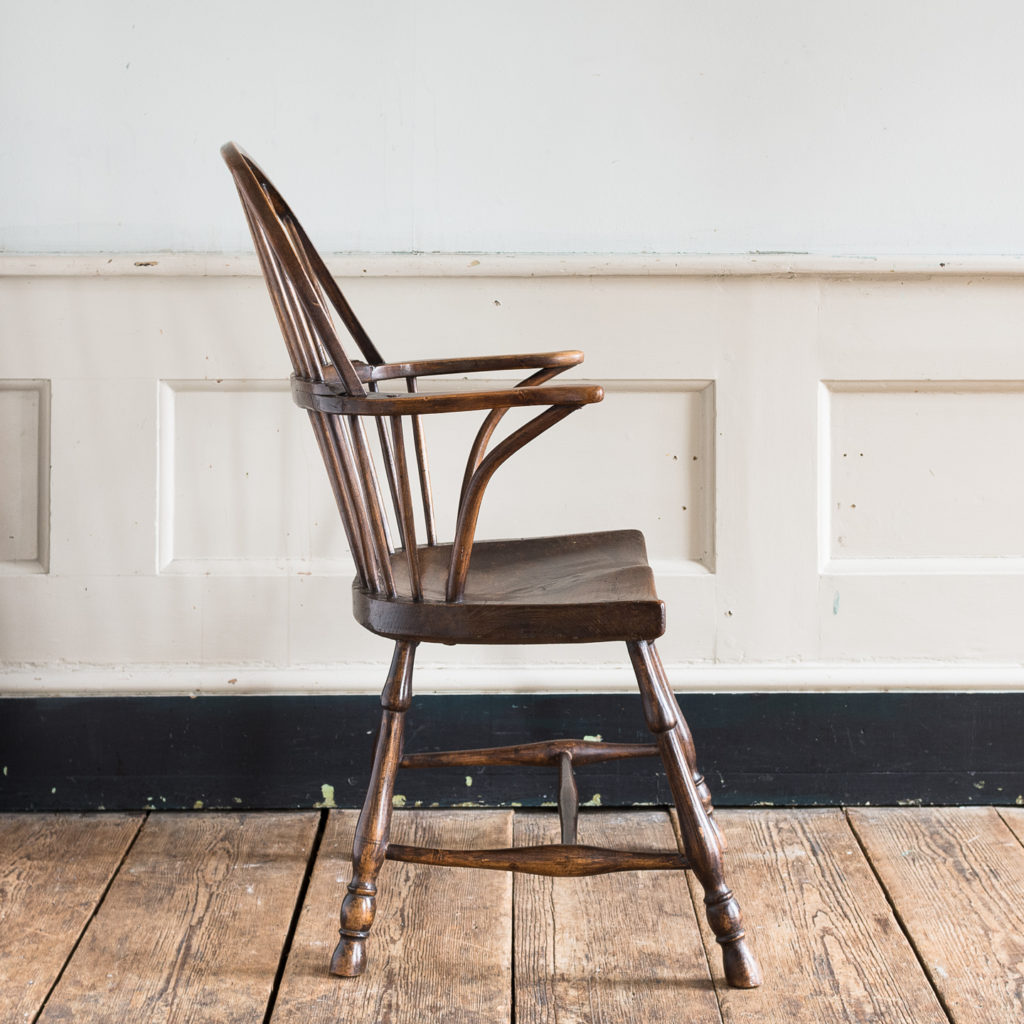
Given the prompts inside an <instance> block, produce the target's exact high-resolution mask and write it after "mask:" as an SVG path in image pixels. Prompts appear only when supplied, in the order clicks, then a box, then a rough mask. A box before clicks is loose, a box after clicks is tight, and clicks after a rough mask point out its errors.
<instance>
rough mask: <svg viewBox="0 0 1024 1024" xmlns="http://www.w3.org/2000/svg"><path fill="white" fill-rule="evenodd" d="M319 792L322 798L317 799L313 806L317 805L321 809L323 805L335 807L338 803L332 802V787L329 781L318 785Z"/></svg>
mask: <svg viewBox="0 0 1024 1024" xmlns="http://www.w3.org/2000/svg"><path fill="white" fill-rule="evenodd" d="M320 793H321V794H322V796H323V800H318V801H317V802H316V803H315V804H313V806H314V807H318V808H320V809H321V810H322V809H323V808H325V807H337V806H338V805H337V804H336V803H335V802H334V787H333V786H332V785H331V784H330V783H329V782H325V783H323V784H322V785H321V786H320Z"/></svg>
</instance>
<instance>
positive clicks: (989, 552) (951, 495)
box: [822, 381, 1024, 568]
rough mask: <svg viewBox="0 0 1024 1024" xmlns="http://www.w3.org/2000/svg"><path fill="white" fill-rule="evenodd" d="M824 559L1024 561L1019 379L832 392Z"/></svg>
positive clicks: (833, 388)
mask: <svg viewBox="0 0 1024 1024" xmlns="http://www.w3.org/2000/svg"><path fill="white" fill-rule="evenodd" d="M826 401H827V422H828V431H829V438H828V448H827V455H826V459H827V465H826V466H823V467H822V469H823V472H824V473H826V474H827V488H826V490H825V491H824V492H823V500H824V501H825V502H827V508H826V509H824V510H823V512H824V514H825V517H826V521H827V529H826V530H825V531H824V532H825V534H826V537H825V544H826V553H827V557H828V559H830V560H834V561H835V562H837V563H840V564H839V565H838V566H837V568H841V563H842V562H843V561H844V560H848V559H849V560H864V559H879V560H883V559H921V560H936V559H938V560H953V559H1020V558H1024V516H1022V515H1021V507H1022V502H1024V468H1022V464H1021V461H1020V457H1019V453H1020V447H1021V439H1022V438H1024V382H1018V381H1000V382H974V381H944V382H935V381H931V382H904V381H896V382H832V383H830V384H828V385H827V391H826Z"/></svg>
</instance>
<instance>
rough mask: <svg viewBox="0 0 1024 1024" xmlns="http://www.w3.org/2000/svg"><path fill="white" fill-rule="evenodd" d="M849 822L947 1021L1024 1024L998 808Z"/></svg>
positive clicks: (1021, 966)
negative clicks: (1023, 1022)
mask: <svg viewBox="0 0 1024 1024" xmlns="http://www.w3.org/2000/svg"><path fill="white" fill-rule="evenodd" d="M1009 817H1012V815H1008V818H1009ZM850 820H851V822H852V823H853V826H854V828H855V829H856V830H857V833H858V835H859V836H860V838H861V841H862V842H863V843H864V848H865V850H866V851H867V854H868V856H869V857H870V858H871V862H872V863H873V864H874V866H875V870H876V871H877V872H878V875H879V877H880V878H881V880H882V882H883V884H884V885H885V887H886V889H887V890H888V892H889V894H890V896H891V898H892V901H893V905H894V906H895V908H896V911H897V913H898V914H899V915H900V918H901V920H902V921H903V922H904V925H905V927H906V928H907V931H908V932H909V934H910V937H911V939H912V941H913V943H914V945H915V946H916V948H917V950H918V952H919V954H920V956H921V959H922V962H923V963H924V965H925V967H926V969H927V970H928V972H929V974H930V976H931V978H932V981H933V983H934V985H935V987H936V989H937V990H938V991H939V993H940V995H941V997H942V1000H943V1002H944V1004H945V1005H946V1008H947V1010H948V1012H949V1014H950V1016H951V1018H952V1020H953V1021H954V1024H993V1022H995V1021H999V1022H1003V1021H1006V1022H1010V1021H1013V1022H1018V1021H1024V847H1022V846H1021V843H1020V841H1019V839H1018V838H1017V836H1016V835H1014V833H1013V832H1012V831H1011V829H1010V827H1008V825H1007V823H1006V822H1004V821H1003V819H1002V818H1001V817H1000V816H999V813H998V812H997V811H996V810H995V809H994V808H990V807H963V808H906V809H904V808H880V809H874V808H858V809H856V810H851V811H850Z"/></svg>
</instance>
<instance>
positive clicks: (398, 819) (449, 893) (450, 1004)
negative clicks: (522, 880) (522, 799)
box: [272, 811, 512, 1024]
mask: <svg viewBox="0 0 1024 1024" xmlns="http://www.w3.org/2000/svg"><path fill="white" fill-rule="evenodd" d="M355 821H356V813H355V812H354V811H335V812H333V813H332V814H331V815H330V819H329V821H328V825H327V829H326V831H325V833H324V838H323V842H322V843H321V846H320V853H319V856H318V857H317V864H316V869H315V871H314V873H313V877H312V880H311V882H310V886H309V890H308V893H307V898H306V901H305V907H304V908H303V912H302V917H301V918H300V920H299V925H298V929H297V931H296V934H295V939H294V942H293V944H292V950H291V955H290V956H289V958H288V966H287V968H286V970H285V974H284V978H283V980H282V984H281V989H280V992H279V994H278V997H277V1002H276V1005H275V1008H274V1014H273V1018H272V1024H320V1022H323V1024H327V1022H330V1024H338V1022H346V1024H357V1022H363V1021H365V1022H367V1024H380V1022H384V1021H386V1022H387V1024H414V1022H415V1024H420V1022H422V1024H434V1022H438V1021H443V1022H445V1024H471V1022H472V1024H477V1022H479V1024H485V1022H486V1024H502V1022H505V1024H507V1022H509V1021H510V1020H511V1012H512V1010H511V993H512V973H511V951H512V877H511V875H508V874H506V873H505V872H495V871H482V872H473V873H470V872H468V871H467V870H466V869H464V868H436V867H425V866H422V865H415V864H399V863H394V862H387V863H385V865H384V867H383V869H382V870H381V874H380V879H379V881H378V885H379V889H380V895H379V897H378V904H377V917H376V921H375V923H374V926H373V931H372V934H371V936H370V939H369V941H368V945H367V949H368V959H369V966H368V967H367V970H366V973H365V974H364V975H362V976H361V977H359V978H335V977H332V976H331V975H330V974H328V971H327V965H328V962H329V961H330V957H331V952H332V950H333V949H334V945H335V943H336V942H337V939H338V909H339V907H340V905H341V899H342V897H343V896H344V893H345V887H346V885H347V884H348V881H349V857H350V854H351V850H352V833H353V830H354V828H355ZM392 839H393V841H394V842H396V843H404V844H411V845H421V846H426V845H434V846H443V847H467V848H468V847H477V848H481V849H486V848H493V847H501V846H511V845H512V813H511V812H510V811H433V812H431V811H408V812H399V813H397V814H396V815H395V821H394V825H393V828H392Z"/></svg>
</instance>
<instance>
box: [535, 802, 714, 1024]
mask: <svg viewBox="0 0 1024 1024" xmlns="http://www.w3.org/2000/svg"><path fill="white" fill-rule="evenodd" d="M515 826H516V828H515V835H516V845H517V846H532V845H537V844H539V843H557V842H558V841H559V838H558V817H557V815H554V814H541V813H537V814H522V813H521V814H517V815H516V822H515ZM579 831H580V836H579V838H580V842H582V843H588V844H591V845H595V846H600V845H603V846H612V847H615V848H618V849H643V850H652V849H661V850H674V849H675V836H674V834H673V831H672V825H671V822H670V820H669V817H668V815H667V814H666V813H665V812H664V811H657V812H640V813H637V812H627V813H611V812H609V813H601V814H584V815H583V816H582V817H581V818H580V830H579ZM515 929H516V942H515V991H516V1022H517V1024H625V1022H634V1021H636V1022H643V1024H677V1022H681V1021H686V1022H688V1024H721V1016H720V1014H719V1011H718V1001H717V999H716V998H715V991H714V987H713V986H712V984H711V978H710V975H709V974H708V964H707V957H706V956H705V955H704V949H703V947H702V945H701V939H700V930H699V928H698V925H697V921H696V918H695V916H694V912H693V904H692V902H691V900H690V894H689V891H688V890H687V887H686V872H685V871H629V872H622V873H621V874H612V875H599V876H596V877H592V878H544V877H538V876H535V875H516V876H515Z"/></svg>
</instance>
